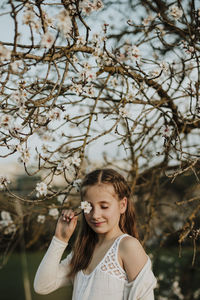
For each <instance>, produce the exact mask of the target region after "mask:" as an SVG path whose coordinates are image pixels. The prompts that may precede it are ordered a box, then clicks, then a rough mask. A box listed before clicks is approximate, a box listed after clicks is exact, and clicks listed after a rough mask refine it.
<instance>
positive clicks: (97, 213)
mask: <svg viewBox="0 0 200 300" xmlns="http://www.w3.org/2000/svg"><path fill="white" fill-rule="evenodd" d="M100 216H101V214H100V210H99V209H98V208H93V209H92V210H91V217H92V219H93V220H98V219H99V218H100Z"/></svg>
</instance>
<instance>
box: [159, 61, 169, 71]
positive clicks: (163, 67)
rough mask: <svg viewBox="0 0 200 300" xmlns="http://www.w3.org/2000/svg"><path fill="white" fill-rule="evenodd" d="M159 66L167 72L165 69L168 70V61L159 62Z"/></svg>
mask: <svg viewBox="0 0 200 300" xmlns="http://www.w3.org/2000/svg"><path fill="white" fill-rule="evenodd" d="M160 68H161V70H163V71H165V72H167V71H168V70H169V65H168V63H166V62H165V61H162V62H161V63H160Z"/></svg>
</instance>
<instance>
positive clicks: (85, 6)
mask: <svg viewBox="0 0 200 300" xmlns="http://www.w3.org/2000/svg"><path fill="white" fill-rule="evenodd" d="M79 7H80V9H81V10H82V12H83V13H84V14H85V15H90V14H91V12H92V11H93V10H94V8H93V5H92V3H91V2H90V1H89V0H82V1H80V3H79Z"/></svg>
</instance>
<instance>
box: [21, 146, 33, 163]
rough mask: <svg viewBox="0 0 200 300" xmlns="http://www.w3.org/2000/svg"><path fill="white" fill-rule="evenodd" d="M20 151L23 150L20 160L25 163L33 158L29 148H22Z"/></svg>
mask: <svg viewBox="0 0 200 300" xmlns="http://www.w3.org/2000/svg"><path fill="white" fill-rule="evenodd" d="M20 152H21V157H20V160H21V161H22V162H23V163H25V164H26V163H28V162H29V161H30V158H31V154H30V152H29V149H28V148H25V149H23V150H21V151H20Z"/></svg>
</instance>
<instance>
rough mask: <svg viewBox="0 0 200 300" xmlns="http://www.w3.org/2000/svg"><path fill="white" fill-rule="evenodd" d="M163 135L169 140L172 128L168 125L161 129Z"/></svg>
mask: <svg viewBox="0 0 200 300" xmlns="http://www.w3.org/2000/svg"><path fill="white" fill-rule="evenodd" d="M161 133H162V136H163V137H164V138H169V137H170V136H171V135H172V128H171V127H169V126H168V125H164V126H162V128H161Z"/></svg>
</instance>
